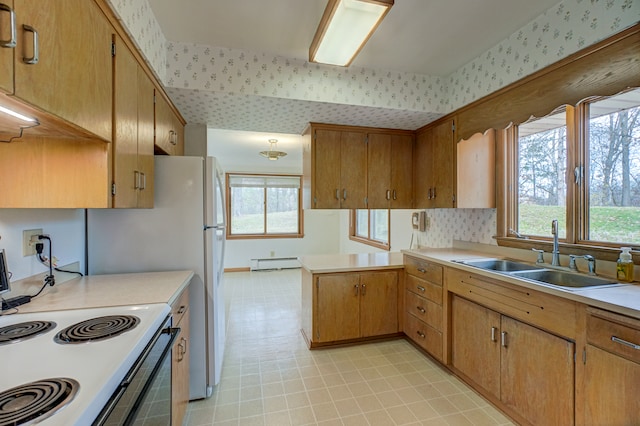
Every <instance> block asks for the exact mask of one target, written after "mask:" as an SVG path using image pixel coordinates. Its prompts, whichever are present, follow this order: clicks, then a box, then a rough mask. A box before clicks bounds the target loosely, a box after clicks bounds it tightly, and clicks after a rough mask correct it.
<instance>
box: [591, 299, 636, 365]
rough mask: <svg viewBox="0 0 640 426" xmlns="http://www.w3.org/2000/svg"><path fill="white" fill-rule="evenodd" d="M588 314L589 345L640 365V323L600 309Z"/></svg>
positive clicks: (592, 310)
mask: <svg viewBox="0 0 640 426" xmlns="http://www.w3.org/2000/svg"><path fill="white" fill-rule="evenodd" d="M588 312H589V315H588V317H587V342H588V343H590V344H592V345H593V346H597V347H599V348H601V349H604V350H606V351H608V352H611V353H613V354H616V355H619V356H621V357H623V358H626V359H628V360H630V361H633V362H637V363H640V321H638V320H635V319H633V318H629V317H625V316H623V315H618V314H614V313H612V312H607V311H602V310H600V309H592V308H589V310H588Z"/></svg>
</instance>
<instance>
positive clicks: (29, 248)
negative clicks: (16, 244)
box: [22, 228, 42, 257]
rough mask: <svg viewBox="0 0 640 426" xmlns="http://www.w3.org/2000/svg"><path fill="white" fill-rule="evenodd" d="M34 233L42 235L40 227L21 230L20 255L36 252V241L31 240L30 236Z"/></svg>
mask: <svg viewBox="0 0 640 426" xmlns="http://www.w3.org/2000/svg"><path fill="white" fill-rule="evenodd" d="M34 235H42V228H40V229H25V230H24V231H22V257H27V256H33V255H34V254H36V243H32V242H31V237H32V236H34Z"/></svg>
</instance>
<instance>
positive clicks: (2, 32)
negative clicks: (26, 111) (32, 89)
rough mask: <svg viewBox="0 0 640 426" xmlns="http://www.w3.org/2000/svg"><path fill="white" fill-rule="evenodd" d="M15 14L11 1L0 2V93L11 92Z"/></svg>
mask: <svg viewBox="0 0 640 426" xmlns="http://www.w3.org/2000/svg"><path fill="white" fill-rule="evenodd" d="M14 16H15V12H14V10H13V0H1V1H0V91H2V92H5V93H12V92H13V49H14V46H15V45H14V43H15V42H16V41H15V39H12V31H11V22H12V21H13V19H14Z"/></svg>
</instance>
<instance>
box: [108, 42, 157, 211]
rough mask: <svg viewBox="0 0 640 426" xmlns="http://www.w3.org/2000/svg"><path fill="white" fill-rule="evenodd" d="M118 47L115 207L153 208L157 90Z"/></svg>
mask: <svg viewBox="0 0 640 426" xmlns="http://www.w3.org/2000/svg"><path fill="white" fill-rule="evenodd" d="M114 43H115V56H114V70H115V71H114V78H115V90H114V105H115V108H114V130H115V132H114V133H115V135H114V140H113V147H112V149H113V151H112V155H113V187H112V195H113V207H116V208H131V207H147V208H151V207H153V165H154V161H153V153H154V149H153V142H154V141H153V129H154V103H153V99H154V94H155V88H154V85H153V82H152V81H151V80H150V79H149V77H148V76H147V75H146V74H145V73H144V71H143V70H142V69H141V68H140V66H139V65H138V62H137V61H136V59H135V57H134V56H133V54H132V53H131V51H130V50H129V49H128V48H127V46H126V45H125V44H124V43H123V41H122V39H121V38H120V37H118V36H116V37H115V41H114ZM132 76H135V78H132Z"/></svg>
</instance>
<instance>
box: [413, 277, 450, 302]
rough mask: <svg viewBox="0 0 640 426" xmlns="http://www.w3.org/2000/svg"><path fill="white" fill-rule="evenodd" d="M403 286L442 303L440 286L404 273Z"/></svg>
mask: <svg viewBox="0 0 640 426" xmlns="http://www.w3.org/2000/svg"><path fill="white" fill-rule="evenodd" d="M404 282H405V284H404V285H405V288H406V289H407V291H410V292H412V293H415V294H417V295H418V296H421V297H424V298H426V299H429V300H431V301H432V302H435V303H437V304H438V305H442V287H441V286H439V285H436V284H433V283H431V282H429V281H425V280H421V279H420V278H416V277H414V276H413V275H409V274H405V280H404Z"/></svg>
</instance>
